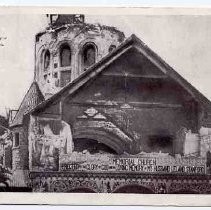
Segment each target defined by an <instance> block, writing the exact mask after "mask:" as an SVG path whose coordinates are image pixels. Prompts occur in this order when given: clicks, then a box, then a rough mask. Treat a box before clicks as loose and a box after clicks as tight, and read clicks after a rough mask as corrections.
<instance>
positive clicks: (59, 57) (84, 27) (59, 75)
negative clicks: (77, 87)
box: [35, 15, 125, 97]
mask: <svg viewBox="0 0 211 210" xmlns="http://www.w3.org/2000/svg"><path fill="white" fill-rule="evenodd" d="M47 17H48V19H49V26H48V27H47V28H46V29H45V31H43V32H40V33H38V34H37V35H36V43H35V53H36V58H35V63H36V65H35V80H36V81H37V83H38V84H39V87H40V89H41V91H42V92H43V94H44V95H45V96H46V97H48V96H51V95H53V94H55V93H56V92H58V91H59V90H60V89H61V88H63V87H64V86H66V85H67V84H68V83H70V82H71V81H73V80H74V79H76V78H77V77H78V76H80V75H81V74H83V73H84V72H85V71H86V70H87V69H88V68H90V67H91V66H92V65H94V64H95V63H96V62H98V61H99V60H100V59H102V58H103V57H104V56H106V55H107V54H108V53H111V51H113V50H114V49H115V48H116V47H117V46H118V45H120V43H121V42H122V41H123V40H124V39H125V36H124V33H123V32H120V31H119V30H117V29H116V28H114V27H109V26H104V25H99V24H88V23H85V21H84V15H47Z"/></svg>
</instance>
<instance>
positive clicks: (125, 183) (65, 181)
mask: <svg viewBox="0 0 211 210" xmlns="http://www.w3.org/2000/svg"><path fill="white" fill-rule="evenodd" d="M30 178H31V187H32V188H33V190H34V192H91V193H146V194H166V193H170V194H184V193H185V194H210V193H211V190H210V189H211V186H210V183H209V181H208V180H207V179H204V178H203V177H197V176H192V175H191V176H186V177H184V176H177V178H174V177H172V176H171V175H147V174H142V175H130V176H129V175H128V174H117V173H109V174H108V173H89V174H88V173H87V174H86V173H83V174H81V173H61V172H60V173H59V172H55V173H53V172H50V173H48V174H47V173H46V174H45V176H44V174H42V173H34V172H31V173H30Z"/></svg>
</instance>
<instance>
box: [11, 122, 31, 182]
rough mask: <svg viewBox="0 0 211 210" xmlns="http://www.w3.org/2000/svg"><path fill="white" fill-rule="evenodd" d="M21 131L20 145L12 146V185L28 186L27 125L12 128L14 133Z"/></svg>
mask: <svg viewBox="0 0 211 210" xmlns="http://www.w3.org/2000/svg"><path fill="white" fill-rule="evenodd" d="M16 132H18V133H19V146H17V147H15V146H14V139H13V148H12V171H13V178H12V185H14V186H15V185H17V186H26V181H27V180H28V176H27V171H28V169H29V157H28V138H27V129H26V127H24V128H23V127H22V126H18V127H14V128H13V129H12V133H13V136H14V134H15V133H16Z"/></svg>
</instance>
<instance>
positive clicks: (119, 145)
mask: <svg viewBox="0 0 211 210" xmlns="http://www.w3.org/2000/svg"><path fill="white" fill-rule="evenodd" d="M83 138H84V139H85V138H86V139H93V140H96V141H98V142H100V143H102V144H105V145H106V146H108V147H110V148H111V149H113V150H114V151H115V152H116V153H117V154H122V153H124V151H126V145H125V143H124V142H122V140H121V139H119V138H117V137H116V136H114V135H112V134H110V133H109V132H105V131H103V130H98V129H94V128H87V129H84V128H82V129H80V128H77V129H74V131H73V139H83Z"/></svg>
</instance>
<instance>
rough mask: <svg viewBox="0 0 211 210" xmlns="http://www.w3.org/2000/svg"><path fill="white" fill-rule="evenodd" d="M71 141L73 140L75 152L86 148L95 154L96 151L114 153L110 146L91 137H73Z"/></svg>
mask: <svg viewBox="0 0 211 210" xmlns="http://www.w3.org/2000/svg"><path fill="white" fill-rule="evenodd" d="M73 141H74V151H76V152H83V151H85V150H86V151H88V152H89V153H90V154H96V153H102V154H104V153H109V154H116V152H115V151H114V150H113V149H112V148H110V147H108V146H107V145H105V144H103V143H101V142H98V141H96V140H93V139H86V138H80V139H74V140H73Z"/></svg>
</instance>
